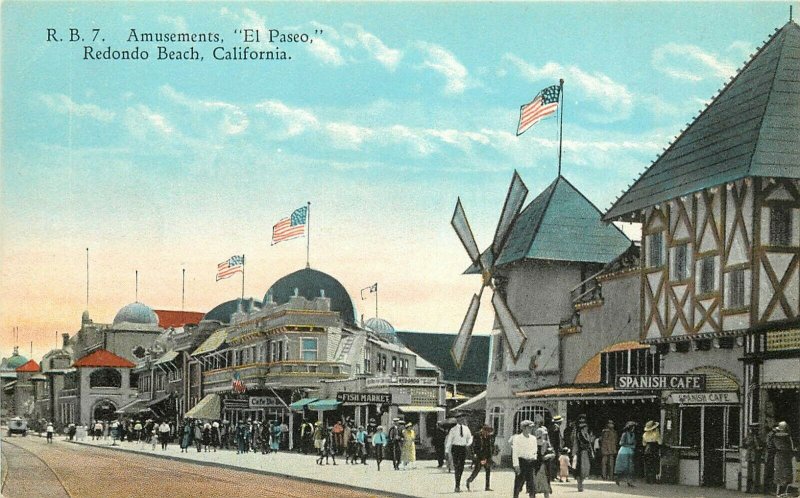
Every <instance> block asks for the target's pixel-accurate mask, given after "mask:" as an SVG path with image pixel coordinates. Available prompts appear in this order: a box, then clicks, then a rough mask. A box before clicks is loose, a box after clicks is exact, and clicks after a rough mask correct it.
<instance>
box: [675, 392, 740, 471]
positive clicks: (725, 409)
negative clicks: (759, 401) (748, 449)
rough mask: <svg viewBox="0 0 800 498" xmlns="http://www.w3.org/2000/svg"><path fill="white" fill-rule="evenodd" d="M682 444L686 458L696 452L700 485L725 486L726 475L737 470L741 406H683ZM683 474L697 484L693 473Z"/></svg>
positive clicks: (681, 416) (681, 410)
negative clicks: (693, 479) (693, 478)
mask: <svg viewBox="0 0 800 498" xmlns="http://www.w3.org/2000/svg"><path fill="white" fill-rule="evenodd" d="M680 447H682V448H684V450H683V455H682V459H683V460H685V461H688V460H691V456H692V455H696V457H695V458H697V459H698V462H697V465H698V467H699V469H698V471H699V472H698V473H699V476H697V477H699V484H700V485H701V486H708V487H724V486H725V483H726V480H727V474H728V473H730V472H733V471H738V458H737V457H738V450H737V448H738V447H739V406H736V405H724V406H721V405H701V406H682V407H681V408H680ZM687 463H689V462H687ZM687 470H688V468H687ZM682 477H683V478H684V479H686V482H685V483H686V484H696V483H692V482H691V476H690V475H685V476H682Z"/></svg>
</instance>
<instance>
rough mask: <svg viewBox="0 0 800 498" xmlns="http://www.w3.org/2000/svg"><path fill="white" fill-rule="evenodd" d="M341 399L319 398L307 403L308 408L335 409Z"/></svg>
mask: <svg viewBox="0 0 800 498" xmlns="http://www.w3.org/2000/svg"><path fill="white" fill-rule="evenodd" d="M341 404H342V402H341V401H336V400H335V399H319V400H317V401H314V402H312V403H309V404H308V409H309V410H335V409H337V408H339V405H341Z"/></svg>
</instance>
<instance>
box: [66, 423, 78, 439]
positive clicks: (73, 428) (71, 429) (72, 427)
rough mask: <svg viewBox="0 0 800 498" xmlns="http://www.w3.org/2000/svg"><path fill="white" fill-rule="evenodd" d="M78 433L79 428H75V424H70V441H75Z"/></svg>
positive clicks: (68, 430) (68, 429) (68, 432)
mask: <svg viewBox="0 0 800 498" xmlns="http://www.w3.org/2000/svg"><path fill="white" fill-rule="evenodd" d="M77 432H78V428H77V427H75V424H69V426H68V427H67V435H68V436H69V440H70V441H73V440H74V439H75V434H76V433H77Z"/></svg>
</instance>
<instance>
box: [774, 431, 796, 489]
mask: <svg viewBox="0 0 800 498" xmlns="http://www.w3.org/2000/svg"><path fill="white" fill-rule="evenodd" d="M773 442H774V444H775V474H774V476H775V477H774V479H775V490H776V495H778V496H783V495H784V493H785V494H786V495H788V493H789V484H791V483H792V480H793V478H794V476H793V475H792V473H793V471H792V457H793V456H794V451H795V448H794V441H792V436H791V434H790V433H789V424H787V423H786V422H779V423H778V430H777V431H775V436H774V438H773Z"/></svg>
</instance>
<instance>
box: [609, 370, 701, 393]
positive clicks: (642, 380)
mask: <svg viewBox="0 0 800 498" xmlns="http://www.w3.org/2000/svg"><path fill="white" fill-rule="evenodd" d="M614 389H616V390H618V391H632V390H635V391H639V390H642V391H705V390H706V376H705V375H703V374H697V375H693V374H663V375H617V377H616V379H615V380H614Z"/></svg>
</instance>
